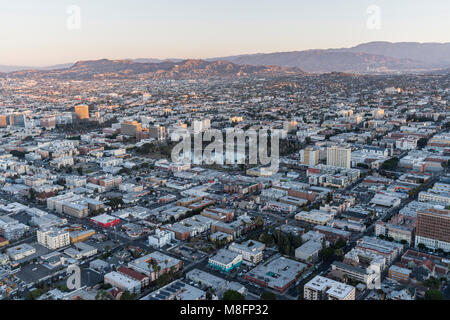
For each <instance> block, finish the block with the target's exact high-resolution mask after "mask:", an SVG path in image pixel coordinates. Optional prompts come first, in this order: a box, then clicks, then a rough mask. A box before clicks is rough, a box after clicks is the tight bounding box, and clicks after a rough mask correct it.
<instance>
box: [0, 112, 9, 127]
mask: <svg viewBox="0 0 450 320" xmlns="http://www.w3.org/2000/svg"><path fill="white" fill-rule="evenodd" d="M7 126H8V118H7V117H6V116H5V115H0V128H6V127H7Z"/></svg>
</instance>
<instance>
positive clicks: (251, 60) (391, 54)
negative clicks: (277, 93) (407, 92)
mask: <svg viewBox="0 0 450 320" xmlns="http://www.w3.org/2000/svg"><path fill="white" fill-rule="evenodd" d="M216 59H220V60H226V61H231V62H233V63H237V64H249V65H275V66H282V67H296V68H301V69H303V70H304V71H307V72H313V73H324V72H333V71H338V72H354V73H376V72H417V71H418V72H423V71H432V70H436V69H445V68H448V67H450V43H417V42H399V43H390V42H369V43H365V44H360V45H357V46H355V47H351V48H342V49H326V50H305V51H293V52H275V53H261V54H248V55H238V56H230V57H220V58H216ZM209 60H212V61H214V60H215V59H209Z"/></svg>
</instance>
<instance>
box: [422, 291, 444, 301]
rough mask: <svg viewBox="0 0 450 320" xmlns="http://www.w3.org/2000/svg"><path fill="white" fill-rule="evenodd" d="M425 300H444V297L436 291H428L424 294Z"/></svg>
mask: <svg viewBox="0 0 450 320" xmlns="http://www.w3.org/2000/svg"><path fill="white" fill-rule="evenodd" d="M425 300H444V295H443V294H442V293H441V292H440V291H439V290H436V289H430V290H428V291H427V292H425Z"/></svg>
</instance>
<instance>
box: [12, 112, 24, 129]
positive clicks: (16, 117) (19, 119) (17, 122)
mask: <svg viewBox="0 0 450 320" xmlns="http://www.w3.org/2000/svg"><path fill="white" fill-rule="evenodd" d="M9 125H11V126H14V127H25V115H24V114H23V113H12V114H10V115H9Z"/></svg>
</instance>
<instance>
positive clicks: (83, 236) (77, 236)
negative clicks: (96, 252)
mask: <svg viewBox="0 0 450 320" xmlns="http://www.w3.org/2000/svg"><path fill="white" fill-rule="evenodd" d="M94 234H95V230H77V231H72V232H70V233H69V237H70V241H71V242H72V243H77V242H83V241H85V240H87V239H89V238H90V237H92V236H93V235H94Z"/></svg>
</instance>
